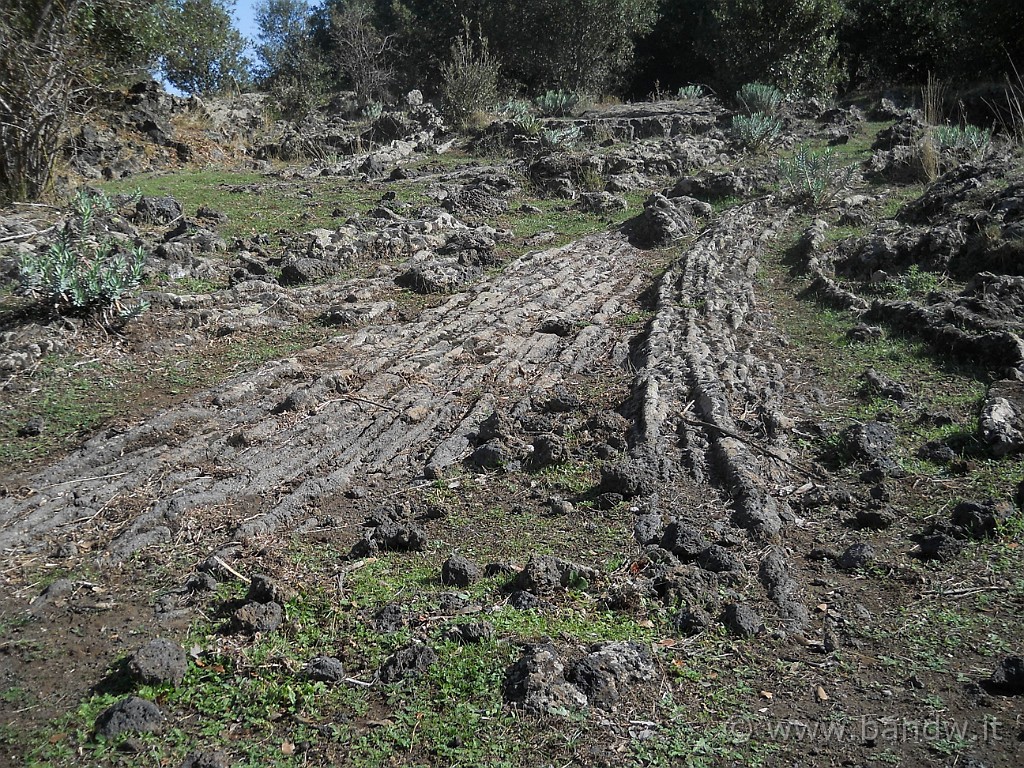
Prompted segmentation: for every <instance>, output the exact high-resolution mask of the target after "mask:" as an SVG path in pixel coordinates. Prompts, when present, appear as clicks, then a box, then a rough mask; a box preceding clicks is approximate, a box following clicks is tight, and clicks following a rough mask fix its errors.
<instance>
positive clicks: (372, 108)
mask: <svg viewBox="0 0 1024 768" xmlns="http://www.w3.org/2000/svg"><path fill="white" fill-rule="evenodd" d="M383 114H384V105H383V104H381V103H380V102H379V101H371V102H370V103H369V104H367V105H366V106H365V107H363V117H364V118H365V119H366V120H368V121H369V122H371V123H372V122H375V121H376V120H379V119H380V118H381V116H382V115H383Z"/></svg>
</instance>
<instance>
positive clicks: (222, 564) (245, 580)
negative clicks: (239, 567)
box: [213, 555, 252, 584]
mask: <svg viewBox="0 0 1024 768" xmlns="http://www.w3.org/2000/svg"><path fill="white" fill-rule="evenodd" d="M213 562H215V563H216V564H217V565H219V566H220V567H221V568H223V569H224V570H225V571H227V572H228V573H230V574H231V575H232V576H234V577H235V578H237V579H240V580H241V581H242V582H243V583H245V584H249V583H250V582H251V581H252V579H250V578H249V577H248V576H243V575H242V574H240V573H239V572H238V571H236V570H235V569H234V568H232V567H231V566H230V565H228V564H227V563H225V562H224V560H223V559H221V558H219V557H217V556H216V555H214V556H213Z"/></svg>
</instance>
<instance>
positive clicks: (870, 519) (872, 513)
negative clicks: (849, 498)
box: [855, 509, 896, 531]
mask: <svg viewBox="0 0 1024 768" xmlns="http://www.w3.org/2000/svg"><path fill="white" fill-rule="evenodd" d="M855 521H856V523H857V527H858V528H870V529H871V530H873V531H883V530H885V529H886V528H889V527H890V526H891V525H892V524H893V523H895V522H896V515H895V514H894V513H893V512H892V510H889V509H858V510H857V514H856V516H855Z"/></svg>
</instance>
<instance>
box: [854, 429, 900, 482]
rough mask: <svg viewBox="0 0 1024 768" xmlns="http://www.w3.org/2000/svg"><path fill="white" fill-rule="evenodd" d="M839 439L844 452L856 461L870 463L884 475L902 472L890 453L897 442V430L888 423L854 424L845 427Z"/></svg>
mask: <svg viewBox="0 0 1024 768" xmlns="http://www.w3.org/2000/svg"><path fill="white" fill-rule="evenodd" d="M839 439H840V441H841V444H842V446H843V450H844V452H845V453H846V454H847V455H848V456H850V458H852V459H854V460H855V461H861V462H865V463H867V464H870V465H871V467H872V468H873V469H876V470H878V471H879V472H880V473H881V474H882V475H883V476H885V475H890V476H898V475H900V474H901V470H900V467H899V465H898V464H897V463H896V461H895V460H894V459H893V458H892V456H890V455H889V454H890V451H891V450H892V448H893V444H894V443H895V442H896V430H894V429H893V428H892V427H891V426H889V425H888V424H883V423H881V422H878V421H869V422H866V423H864V424H854V425H852V426H849V427H847V428H846V429H844V430H843V431H842V432H841V433H840V435H839Z"/></svg>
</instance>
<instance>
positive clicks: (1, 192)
mask: <svg viewBox="0 0 1024 768" xmlns="http://www.w3.org/2000/svg"><path fill="white" fill-rule="evenodd" d="M160 10H161V7H160V5H159V4H158V3H157V2H154V0H88V1H87V0H4V2H3V3H2V4H0V200H8V201H10V200H33V199H37V198H39V197H41V196H43V195H44V194H45V193H46V192H47V190H48V188H49V186H50V183H51V180H52V178H53V169H54V163H55V162H56V159H57V157H58V154H59V150H60V146H61V142H62V141H63V139H64V138H65V136H66V134H67V131H68V127H69V125H70V123H71V121H72V120H73V119H74V117H75V116H76V115H78V114H80V113H82V112H83V111H84V110H85V109H87V107H88V104H89V101H90V99H91V98H92V97H93V96H94V95H95V93H96V90H97V89H98V88H100V87H103V86H106V85H109V84H111V83H113V82H116V81H118V79H120V78H122V77H123V76H124V75H125V74H126V73H127V72H129V71H137V70H138V69H140V68H141V69H146V68H148V67H149V66H151V65H152V64H153V62H154V60H155V52H156V49H157V48H158V47H159V23H158V22H159V18H160Z"/></svg>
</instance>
